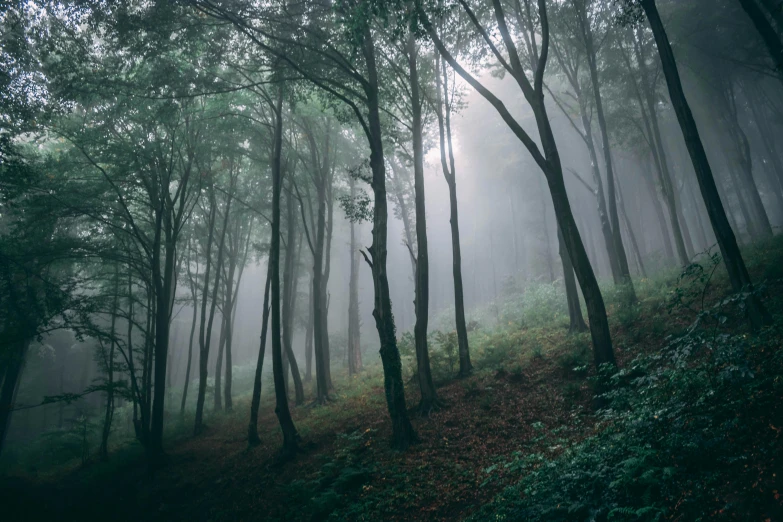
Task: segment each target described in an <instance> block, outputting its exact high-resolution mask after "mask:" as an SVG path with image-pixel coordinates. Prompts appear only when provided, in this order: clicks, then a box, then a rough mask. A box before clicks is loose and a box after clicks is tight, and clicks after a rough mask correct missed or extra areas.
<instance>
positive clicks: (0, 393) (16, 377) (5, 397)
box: [0, 334, 30, 454]
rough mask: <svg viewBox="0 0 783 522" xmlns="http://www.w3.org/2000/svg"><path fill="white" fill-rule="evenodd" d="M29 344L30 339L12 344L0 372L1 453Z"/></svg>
mask: <svg viewBox="0 0 783 522" xmlns="http://www.w3.org/2000/svg"><path fill="white" fill-rule="evenodd" d="M12 335H13V334H12ZM29 346H30V340H29V339H26V340H24V341H17V342H15V343H13V344H12V345H11V346H10V348H11V349H10V350H9V351H10V352H11V353H8V354H6V355H5V357H4V361H3V363H4V365H3V368H4V371H3V372H2V374H0V381H1V382H2V387H0V454H1V453H2V451H3V446H4V443H5V436H6V435H7V434H8V427H9V425H10V424H11V414H12V413H13V409H14V400H15V398H16V392H17V390H18V389H19V382H20V380H21V379H20V377H21V375H22V370H23V369H24V362H25V358H26V357H27V348H28V347H29Z"/></svg>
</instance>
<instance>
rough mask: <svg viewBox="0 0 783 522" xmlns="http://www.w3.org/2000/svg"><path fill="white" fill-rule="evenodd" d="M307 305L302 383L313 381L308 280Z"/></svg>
mask: <svg viewBox="0 0 783 522" xmlns="http://www.w3.org/2000/svg"><path fill="white" fill-rule="evenodd" d="M307 302H308V303H309V304H308V306H309V308H308V312H307V314H308V315H307V330H306V331H305V378H304V382H310V381H312V380H313V321H314V320H315V316H314V315H313V281H312V278H311V279H310V292H309V294H308V297H307Z"/></svg>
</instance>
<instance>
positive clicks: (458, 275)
mask: <svg viewBox="0 0 783 522" xmlns="http://www.w3.org/2000/svg"><path fill="white" fill-rule="evenodd" d="M441 73H442V75H443V78H442V81H441ZM435 80H436V82H435V83H436V86H435V87H436V90H435V96H436V100H437V102H436V111H437V116H438V132H439V136H440V163H441V167H442V169H443V175H444V177H445V178H446V184H447V185H448V187H449V211H450V216H449V224H450V225H451V255H452V275H453V279H454V319H455V323H456V330H457V345H458V348H459V376H460V377H467V376H468V375H469V374H470V372H471V371H473V365H472V364H471V362H470V348H469V345H468V328H467V325H466V322H465V297H464V289H463V286H462V248H461V246H460V235H459V212H458V206H457V171H456V168H455V165H454V149H453V148H452V142H451V101H450V99H449V89H448V85H449V77H448V72H447V70H446V63H445V62H443V61H441V60H440V59H436V60H435ZM441 91H442V94H443V99H442V101H441ZM447 147H448V161H447V160H446V150H447ZM512 208H513V206H512ZM514 221H515V223H516V219H515V220H514ZM514 235H515V237H516V231H514ZM515 245H516V243H515Z"/></svg>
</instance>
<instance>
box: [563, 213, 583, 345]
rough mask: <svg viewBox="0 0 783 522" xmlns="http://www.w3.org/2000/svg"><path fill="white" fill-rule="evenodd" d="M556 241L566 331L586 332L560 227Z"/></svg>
mask: <svg viewBox="0 0 783 522" xmlns="http://www.w3.org/2000/svg"><path fill="white" fill-rule="evenodd" d="M557 241H558V244H559V246H560V260H561V262H562V263H563V283H564V284H565V291H566V300H567V301H568V331H569V332H571V333H575V332H586V331H587V325H586V324H585V320H584V317H582V306H581V305H580V304H579V291H578V290H577V289H576V279H575V278H574V265H573V264H571V258H570V257H569V255H568V248H567V247H566V245H565V241H564V240H563V233H562V232H561V231H560V227H558V229H557Z"/></svg>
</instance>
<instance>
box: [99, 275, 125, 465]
mask: <svg viewBox="0 0 783 522" xmlns="http://www.w3.org/2000/svg"><path fill="white" fill-rule="evenodd" d="M119 294H120V267H119V264H115V265H114V299H113V302H112V307H111V327H110V328H109V332H110V333H109V337H110V342H111V345H110V347H109V356H108V357H107V358H106V412H105V415H104V417H103V430H102V431H101V447H100V456H101V460H104V461H106V460H109V435H111V423H112V419H113V418H114V346H115V339H114V334H115V331H116V329H115V326H116V324H117V307H118V304H119Z"/></svg>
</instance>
